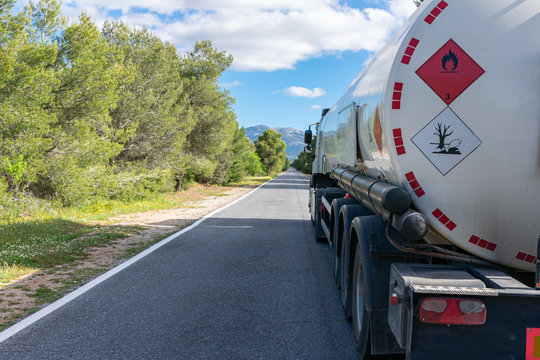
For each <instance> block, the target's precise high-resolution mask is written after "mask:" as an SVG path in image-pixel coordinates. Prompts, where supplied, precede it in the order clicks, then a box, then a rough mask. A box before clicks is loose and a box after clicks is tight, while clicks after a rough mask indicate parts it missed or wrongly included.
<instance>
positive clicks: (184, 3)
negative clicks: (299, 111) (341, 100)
mask: <svg viewBox="0 0 540 360" xmlns="http://www.w3.org/2000/svg"><path fill="white" fill-rule="evenodd" d="M372 3H373V2H372ZM380 3H382V4H383V7H384V9H379V8H374V7H373V8H365V9H357V8H351V7H349V6H348V5H346V4H344V3H342V2H341V1H340V0H294V1H291V0H258V1H253V0H176V1H170V0H115V1H110V0H66V1H65V2H64V11H65V13H66V15H69V16H70V17H75V16H77V15H78V14H79V13H80V12H81V11H83V10H84V11H86V12H87V13H88V14H89V15H90V16H91V17H92V18H93V19H95V20H96V21H97V22H98V24H101V23H102V22H103V21H104V20H105V19H106V18H107V17H108V16H109V13H110V12H111V14H115V15H116V18H120V19H122V21H124V22H125V23H127V24H129V25H132V26H138V27H141V26H146V27H148V28H150V29H152V30H153V31H154V33H156V34H157V35H158V36H160V37H161V38H162V39H163V40H166V41H169V42H171V43H173V44H174V45H176V46H177V47H178V49H180V50H184V51H185V50H189V49H192V48H193V45H194V43H195V41H200V40H205V39H209V40H211V41H212V42H213V44H214V46H216V47H217V48H218V49H220V50H225V51H227V52H228V53H230V54H232V55H233V56H234V63H233V66H232V67H233V69H235V70H243V71H254V70H262V71H273V70H278V69H292V68H294V66H295V64H296V63H298V62H299V61H303V60H307V59H309V58H312V57H317V56H321V55H324V54H335V53H339V52H343V51H360V50H367V51H376V50H378V49H379V48H380V47H382V45H383V44H384V43H385V41H386V40H387V39H388V37H389V35H390V34H391V33H392V32H393V31H394V30H396V28H397V27H398V26H399V25H401V24H402V23H403V22H404V21H405V19H406V18H407V17H408V16H409V15H410V14H411V13H412V12H413V11H414V8H415V7H414V5H413V4H412V0H384V1H380Z"/></svg>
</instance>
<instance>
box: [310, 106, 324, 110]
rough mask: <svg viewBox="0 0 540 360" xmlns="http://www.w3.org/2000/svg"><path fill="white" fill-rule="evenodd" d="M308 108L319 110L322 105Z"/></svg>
mask: <svg viewBox="0 0 540 360" xmlns="http://www.w3.org/2000/svg"><path fill="white" fill-rule="evenodd" d="M310 108H311V109H312V110H320V109H322V108H323V107H322V105H311V106H310Z"/></svg>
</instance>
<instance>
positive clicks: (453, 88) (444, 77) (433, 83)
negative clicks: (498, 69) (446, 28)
mask: <svg viewBox="0 0 540 360" xmlns="http://www.w3.org/2000/svg"><path fill="white" fill-rule="evenodd" d="M484 72H485V71H484V69H482V68H481V67H480V65H478V64H477V63H476V62H475V61H474V60H473V59H472V58H471V57H470V56H469V55H468V54H467V53H466V52H465V51H464V50H463V49H462V48H461V47H460V46H459V45H458V44H456V42H455V41H454V40H452V39H450V40H449V41H448V42H447V43H446V44H444V45H443V46H442V47H441V48H440V49H439V50H437V52H435V54H433V56H432V57H430V58H429V59H428V60H427V61H426V62H425V63H424V64H423V65H422V66H420V68H418V70H416V74H417V75H418V76H420V78H421V79H422V80H424V81H425V83H426V84H427V85H428V86H429V87H430V88H431V89H432V90H433V91H435V93H436V94H437V95H439V97H440V98H441V99H442V101H444V102H445V103H446V104H447V105H450V103H451V102H452V101H454V100H455V99H456V98H457V97H458V96H459V95H460V94H461V93H462V92H463V91H465V89H467V88H468V87H469V86H470V85H471V84H472V83H473V82H475V81H476V79H478V78H479V77H480V76H481V75H482V74H483V73H484Z"/></svg>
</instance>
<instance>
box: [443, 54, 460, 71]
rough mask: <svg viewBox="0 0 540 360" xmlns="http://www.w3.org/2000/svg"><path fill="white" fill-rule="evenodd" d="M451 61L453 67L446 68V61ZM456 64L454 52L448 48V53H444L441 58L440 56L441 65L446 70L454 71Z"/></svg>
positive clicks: (456, 59)
mask: <svg viewBox="0 0 540 360" xmlns="http://www.w3.org/2000/svg"><path fill="white" fill-rule="evenodd" d="M449 61H451V62H452V64H453V65H454V67H453V68H452V69H447V68H446V64H448V62H449ZM457 66H458V58H457V56H456V54H454V53H453V52H452V49H448V54H446V55H444V56H443V58H442V67H443V69H444V70H446V71H454V70H456V68H457Z"/></svg>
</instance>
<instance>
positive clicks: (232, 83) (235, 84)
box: [221, 80, 245, 88]
mask: <svg viewBox="0 0 540 360" xmlns="http://www.w3.org/2000/svg"><path fill="white" fill-rule="evenodd" d="M243 85H245V84H244V83H243V82H240V81H238V80H234V81H233V82H230V83H224V84H221V86H222V87H224V88H233V87H236V86H243Z"/></svg>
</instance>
